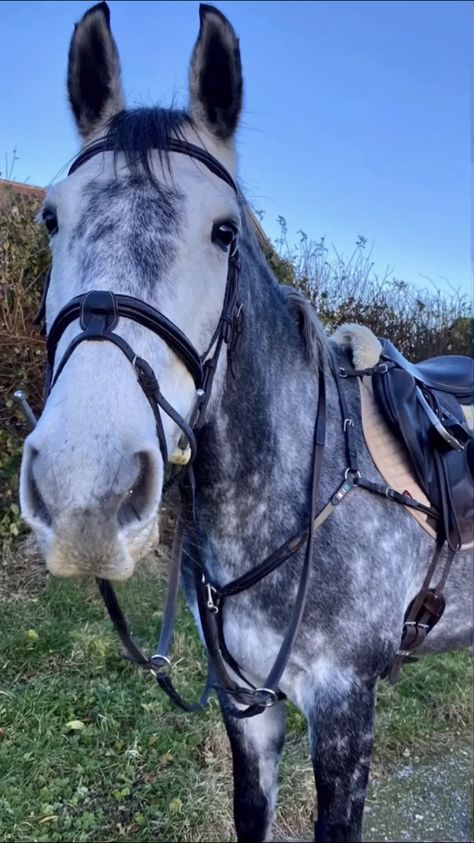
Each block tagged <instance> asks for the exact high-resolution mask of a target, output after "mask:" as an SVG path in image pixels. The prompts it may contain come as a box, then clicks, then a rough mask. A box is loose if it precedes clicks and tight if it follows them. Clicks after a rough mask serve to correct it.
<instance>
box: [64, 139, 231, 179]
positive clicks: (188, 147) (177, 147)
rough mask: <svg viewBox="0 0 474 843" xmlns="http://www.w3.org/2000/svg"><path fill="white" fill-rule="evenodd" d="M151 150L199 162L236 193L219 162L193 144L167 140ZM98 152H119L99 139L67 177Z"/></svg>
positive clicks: (77, 159) (79, 158)
mask: <svg viewBox="0 0 474 843" xmlns="http://www.w3.org/2000/svg"><path fill="white" fill-rule="evenodd" d="M153 149H163V150H166V151H167V152H181V153H182V154H184V155H188V156H189V157H190V158H195V159H196V160H197V161H199V162H200V164H204V166H205V167H207V169H208V170H210V171H211V173H213V174H214V175H215V176H217V177H218V178H220V179H222V181H225V182H226V184H228V185H229V187H231V188H232V189H233V190H235V192H236V193H238V191H237V185H236V184H235V181H234V179H233V178H232V176H231V175H230V173H228V172H227V170H226V168H225V167H224V166H223V165H222V164H221V163H220V161H218V160H217V158H214V156H213V155H211V154H210V153H209V152H207V150H206V149H202V148H201V147H200V146H196V145H195V144H194V143H189V141H185V140H181V139H180V138H168V139H167V141H166V145H163V146H162V147H158V146H155V147H153ZM100 152H120V150H116V149H115V148H114V147H113V146H112V144H111V143H110V141H108V140H107V138H101V139H100V140H98V141H95V142H94V143H92V144H90V145H89V146H86V147H85V149H83V150H82V152H80V153H79V155H78V156H77V158H75V159H74V161H73V162H72V164H71V166H70V168H69V172H68V176H70V175H71V174H72V173H74V172H75V171H76V170H77V169H78V168H79V167H80V166H81V165H82V164H85V163H86V161H89V160H90V159H91V158H93V157H94V155H98V154H99V153H100Z"/></svg>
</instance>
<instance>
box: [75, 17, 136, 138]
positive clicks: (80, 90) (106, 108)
mask: <svg viewBox="0 0 474 843" xmlns="http://www.w3.org/2000/svg"><path fill="white" fill-rule="evenodd" d="M67 87H68V94H69V102H70V103H71V108H72V111H73V114H74V117H75V120H76V124H77V128H78V129H79V132H80V134H81V136H82V137H83V138H84V140H88V139H89V138H90V136H91V135H92V134H94V133H95V132H97V131H98V130H100V129H102V128H104V126H105V125H106V124H107V122H108V121H109V120H110V119H111V118H112V117H113V116H114V115H115V114H117V112H119V111H122V109H123V108H124V98H123V93H122V87H121V83H120V61H119V57H118V51H117V46H116V44H115V41H114V39H113V37H112V32H111V29H110V11H109V7H108V6H107V3H97V5H95V6H92V8H91V9H89V10H88V11H87V12H86V13H85V15H84V17H83V18H82V19H81V20H80V21H79V23H77V24H76V26H75V27H74V34H73V36H72V39H71V44H70V47H69V64H68V74H67Z"/></svg>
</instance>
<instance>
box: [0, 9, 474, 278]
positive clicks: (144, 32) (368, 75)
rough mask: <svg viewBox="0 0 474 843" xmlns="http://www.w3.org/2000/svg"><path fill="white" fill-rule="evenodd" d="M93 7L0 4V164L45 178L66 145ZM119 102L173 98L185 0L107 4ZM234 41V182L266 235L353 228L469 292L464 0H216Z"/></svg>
mask: <svg viewBox="0 0 474 843" xmlns="http://www.w3.org/2000/svg"><path fill="white" fill-rule="evenodd" d="M90 5H92V3H87V2H76V0H69V2H38V0H34V2H18V1H17V2H5V0H3V2H2V3H0V33H1V51H0V169H1V172H2V175H3V176H4V175H5V163H4V159H5V153H7V154H8V156H9V159H10V161H11V157H12V150H13V148H14V147H15V146H16V147H17V154H18V157H19V160H18V161H17V162H16V163H15V168H14V178H16V179H17V180H18V181H24V180H28V181H29V182H30V183H32V184H39V185H47V184H48V183H50V182H51V181H52V180H53V179H54V177H55V176H56V174H57V173H58V171H59V170H60V169H61V168H62V166H63V165H64V164H65V163H66V162H67V161H68V160H69V159H70V158H71V156H72V155H73V154H74V152H75V151H76V150H77V148H78V140H77V136H76V133H75V129H74V126H73V123H72V119H71V117H70V114H69V109H68V105H67V100H66V94H65V76H66V60H67V50H68V44H69V39H70V36H71V33H72V28H73V24H74V22H75V21H76V20H78V18H79V17H80V16H81V15H82V13H83V12H84V11H85V10H86V9H87V8H89V6H90ZM109 5H110V8H111V14H112V28H113V31H114V35H115V38H116V40H117V43H118V46H119V51H120V55H121V60H122V71H123V81H124V88H125V92H126V96H127V101H128V103H129V104H131V105H136V104H147V105H150V104H153V103H154V102H156V101H159V102H161V103H162V104H165V105H166V104H168V103H169V102H170V99H171V96H172V95H174V96H175V98H176V100H177V102H178V103H179V104H186V100H187V81H186V80H187V67H188V61H189V56H190V53H191V49H192V46H193V44H194V40H195V38H196V36H197V31H198V3H197V2H194V0H187V2H157V3H155V2H138V0H135V2H125V0H120V2H119V0H111V2H110V3H109ZM215 5H217V6H218V8H220V9H221V10H222V11H223V12H224V13H225V14H226V15H227V17H228V18H229V19H230V20H231V22H232V23H233V25H234V27H235V29H236V30H237V33H238V34H239V36H240V41H241V50H242V61H243V69H244V78H245V110H244V114H243V118H242V123H241V128H240V131H239V143H238V148H239V154H240V179H241V183H242V184H243V186H244V189H245V192H246V194H247V196H248V198H249V199H250V201H251V202H252V203H253V205H254V206H255V207H256V208H257V209H261V210H262V211H264V218H263V224H264V227H265V228H266V230H267V231H268V233H269V234H270V235H271V236H273V237H274V236H276V234H277V232H278V226H277V222H276V220H277V217H278V216H279V215H280V214H281V215H283V216H284V217H285V218H286V220H287V222H288V226H289V234H290V237H291V238H293V239H297V231H298V229H303V230H304V231H305V232H306V233H307V234H308V235H309V236H310V237H312V238H314V239H319V238H320V237H321V236H322V235H325V236H326V240H327V243H328V244H330V243H333V244H334V245H335V246H336V247H337V249H338V250H339V251H341V252H343V253H348V252H349V251H351V249H352V247H353V245H354V243H355V240H356V238H357V236H358V235H359V234H363V235H364V236H366V237H367V238H368V240H369V243H370V244H372V243H374V252H373V258H374V261H375V265H376V269H377V270H378V271H379V272H380V273H383V272H384V271H385V268H386V267H387V265H389V266H390V267H394V274H396V275H397V276H398V277H401V278H404V279H405V280H407V281H409V282H412V283H416V284H419V285H425V284H426V282H425V281H424V280H423V276H428V277H430V278H431V279H432V280H433V281H434V282H435V283H436V284H438V285H439V286H441V287H442V288H444V289H446V283H447V282H446V281H445V280H444V279H447V280H448V281H449V282H450V283H451V284H452V285H454V286H455V287H461V288H462V290H463V291H466V292H470V290H471V287H472V274H471V265H470V246H469V239H470V225H469V220H470V198H469V185H470V145H471V144H470V92H469V87H470V78H471V72H470V57H471V54H472V43H473V33H474V26H473V24H474V6H473V4H471V3H468V2H428V0H427V2H398V1H397V2H387V0H383V2H378V0H372V2H358V0H351V1H350V2H310V1H309V0H308V1H307V2H295V0H293V2H291V3H290V2H251V0H246V2H234V0H229V1H228V2H219V3H216V4H215Z"/></svg>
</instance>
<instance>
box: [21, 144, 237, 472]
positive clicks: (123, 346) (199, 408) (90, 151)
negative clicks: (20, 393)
mask: <svg viewBox="0 0 474 843" xmlns="http://www.w3.org/2000/svg"><path fill="white" fill-rule="evenodd" d="M167 150H168V151H170V152H180V153H183V154H184V155H187V156H189V157H191V158H195V159H196V160H197V161H199V162H200V163H201V164H204V165H205V166H206V167H207V168H208V170H210V171H211V172H212V173H213V174H214V175H215V176H217V177H218V178H220V179H222V181H225V182H226V184H228V185H229V186H230V187H232V189H233V190H235V192H236V193H237V192H238V191H237V187H236V184H235V182H234V180H233V178H232V176H231V175H230V174H229V173H228V172H227V170H226V169H225V168H224V167H223V166H222V164H221V163H220V162H219V161H217V159H216V158H214V157H213V156H212V155H210V154H209V153H208V152H207V151H206V150H205V149H201V148H200V147H198V146H195V145H194V144H192V143H188V141H185V140H181V139H179V138H170V139H168V142H167ZM107 151H113V150H112V147H111V146H110V145H108V144H107V141H106V140H100V141H96V142H95V143H94V144H91V145H90V146H89V147H87V148H86V149H84V150H83V151H82V152H81V153H80V154H79V155H78V157H77V158H76V159H75V161H74V162H73V164H72V165H71V167H70V169H69V173H68V175H71V174H72V173H74V172H75V171H76V170H77V169H78V168H79V167H81V166H82V165H83V164H85V163H86V162H87V161H89V160H90V159H91V158H92V157H93V156H95V155H98V154H99V153H101V152H102V153H103V152H107ZM239 270H240V259H239V249H238V238H237V235H236V237H235V239H234V242H233V243H232V244H231V247H230V252H229V264H228V271H227V283H226V288H225V293H224V303H223V307H222V311H221V315H220V317H219V321H218V324H217V327H216V330H215V331H214V334H213V336H212V338H211V341H210V343H209V345H208V347H207V349H206V350H205V352H204V353H203V354H201V355H200V354H199V353H198V351H196V349H195V348H194V346H193V344H192V343H191V342H190V340H189V339H188V338H187V337H186V336H185V334H183V332H182V331H181V330H180V329H179V328H178V326H177V325H175V324H174V323H173V322H171V321H170V320H169V319H167V317H166V316H164V314H163V313H160V311H159V310H156V309H155V308H154V307H152V306H151V305H150V304H147V303H146V302H144V301H142V300H141V299H137V298H134V297H133V296H126V295H122V294H119V293H113V292H111V291H109V290H92V291H90V292H87V293H83V294H82V295H79V296H76V297H75V298H73V299H71V301H70V302H68V304H66V305H65V307H63V309H62V310H61V311H60V312H59V313H58V315H57V316H56V318H55V320H54V322H53V324H52V326H51V329H50V331H49V333H48V338H47V343H46V348H47V361H48V362H47V375H46V396H48V395H49V394H50V392H51V390H52V389H53V387H54V385H55V383H56V382H57V380H58V378H59V376H60V374H61V372H62V371H63V369H64V367H65V365H66V363H67V361H68V360H69V358H70V357H71V355H72V353H73V352H74V351H75V350H76V348H77V347H78V346H79V345H80V344H81V343H82V342H86V341H88V340H94V341H102V342H103V341H107V342H111V343H113V344H114V345H116V346H117V347H118V348H119V349H120V350H121V351H122V353H123V354H124V355H125V357H126V358H127V359H128V360H129V362H130V363H131V365H132V366H133V368H134V370H135V373H136V376H137V381H138V383H139V385H140V387H141V388H142V390H143V392H144V394H145V396H146V399H147V401H148V403H149V404H150V407H151V409H152V411H153V415H154V417H155V423H156V433H157V437H158V441H159V445H160V450H161V455H162V457H163V462H164V465H165V468H166V464H167V462H168V448H167V444H166V437H165V432H164V427H163V422H162V419H161V413H160V409H161V410H163V412H165V413H166V414H167V415H168V416H169V417H170V418H171V419H172V420H173V421H174V422H175V423H176V424H177V425H178V427H179V428H180V429H181V431H182V433H183V435H184V441H183V437H182V438H181V440H180V445H181V443H182V446H183V447H182V450H183V451H184V452H185V449H186V448H189V451H188V454H189V459H190V461H191V462H192V461H193V460H194V458H195V456H196V438H195V431H196V430H197V429H198V428H199V426H200V424H202V420H203V417H204V412H205V409H206V407H207V404H208V402H209V398H210V394H211V390H212V383H213V380H214V375H215V372H216V368H217V363H218V360H219V355H220V352H221V349H222V345H223V343H225V344H226V345H227V349H228V356H229V362H230V364H231V368H232V359H233V354H234V352H235V346H236V341H237V339H238V336H239V334H240V333H241V330H242V305H241V304H239V302H238V294H239ZM47 281H49V278H48V279H47ZM47 288H48V283H46V285H45V290H44V294H43V299H42V303H41V305H40V311H39V313H38V316H37V319H36V321H42V320H44V317H45V304H46V295H47ZM120 318H125V319H130V320H132V321H133V322H137V323H138V324H139V325H142V326H143V327H145V328H147V329H148V330H150V331H153V333H154V334H156V335H157V336H159V337H160V338H161V339H163V340H164V341H165V343H166V344H167V346H168V347H169V348H170V349H171V350H172V351H173V352H174V354H175V355H176V356H177V357H178V359H179V360H180V361H181V363H183V365H184V366H185V367H186V369H187V370H188V372H189V374H190V375H191V377H192V379H193V381H194V385H195V388H196V402H195V406H194V408H193V412H192V418H191V421H190V423H188V422H187V421H186V420H185V419H183V417H182V416H181V415H180V414H179V413H178V412H177V411H176V410H175V409H174V408H173V407H172V406H171V405H170V404H169V402H168V401H167V400H166V398H165V397H164V395H163V394H162V393H161V390H160V386H159V383H158V380H157V378H156V375H155V373H154V371H153V369H152V367H151V366H150V364H149V363H147V361H146V360H143V358H142V357H139V356H138V355H137V354H135V352H134V351H133V349H132V348H131V346H130V345H129V344H128V343H127V342H126V341H125V340H124V339H123V337H121V336H120V335H119V334H117V333H115V331H114V329H115V328H116V327H117V324H118V321H119V319H120ZM76 319H79V325H80V327H81V332H80V333H79V334H77V335H76V336H75V337H74V338H73V339H72V340H71V342H70V343H69V345H68V347H67V349H66V351H65V352H64V354H63V356H62V358H61V361H60V363H59V365H58V367H57V369H56V372H54V366H55V357H56V350H57V347H58V343H59V341H60V339H61V337H62V336H63V334H64V331H65V330H66V328H67V327H68V326H69V325H70V324H71V323H72V322H74V321H75V320H76ZM211 352H212V354H211ZM183 461H186V462H187V461H188V460H187V459H186V458H185V459H184V460H183ZM175 476H176V474H175Z"/></svg>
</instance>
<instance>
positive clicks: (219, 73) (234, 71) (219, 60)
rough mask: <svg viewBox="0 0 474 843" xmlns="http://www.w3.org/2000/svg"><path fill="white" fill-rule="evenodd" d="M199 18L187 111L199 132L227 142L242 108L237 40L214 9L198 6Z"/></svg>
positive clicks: (225, 20)
mask: <svg viewBox="0 0 474 843" xmlns="http://www.w3.org/2000/svg"><path fill="white" fill-rule="evenodd" d="M199 18H200V21H201V27H200V30H199V36H198V39H197V41H196V44H195V46H194V50H193V54H192V57H191V64H190V68H189V93H190V105H189V110H190V114H191V117H192V119H193V121H194V123H195V124H196V126H197V127H198V128H199V127H200V126H203V127H204V128H206V129H207V130H208V131H209V132H211V133H212V134H214V135H216V136H217V137H218V138H220V139H221V140H229V139H230V138H231V136H232V135H233V134H234V132H235V129H236V127H237V122H238V119H239V114H240V110H241V108H242V69H241V64H240V49H239V39H238V38H237V36H236V34H235V32H234V30H233V28H232V26H231V25H230V23H229V21H228V20H227V18H225V17H224V15H223V14H222V13H221V12H219V10H218V9H215V8H214V6H207V5H205V4H201V5H200V7H199Z"/></svg>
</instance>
